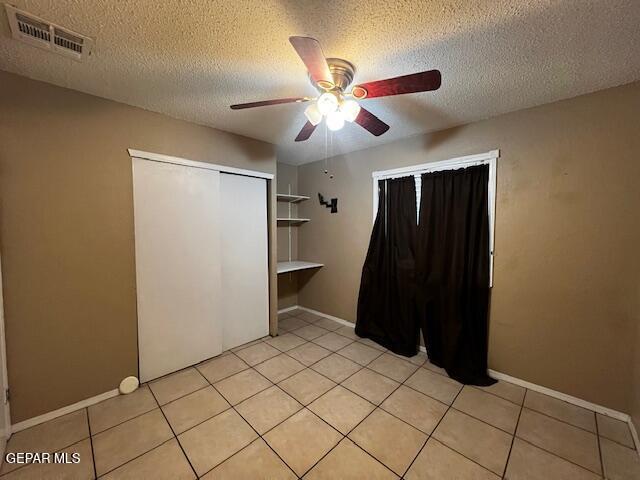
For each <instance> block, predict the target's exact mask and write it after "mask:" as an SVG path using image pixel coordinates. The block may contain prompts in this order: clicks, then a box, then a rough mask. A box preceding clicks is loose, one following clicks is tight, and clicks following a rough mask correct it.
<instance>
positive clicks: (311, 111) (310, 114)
mask: <svg viewBox="0 0 640 480" xmlns="http://www.w3.org/2000/svg"><path fill="white" fill-rule="evenodd" d="M304 114H305V116H306V117H307V120H309V123H311V125H313V126H316V125H318V124H319V123H320V122H321V121H322V114H321V113H320V110H318V105H316V104H315V103H312V104H311V105H309V106H308V107H307V108H306V109H305V111H304Z"/></svg>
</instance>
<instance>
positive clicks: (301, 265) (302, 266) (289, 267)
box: [278, 260, 324, 274]
mask: <svg viewBox="0 0 640 480" xmlns="http://www.w3.org/2000/svg"><path fill="white" fill-rule="evenodd" d="M321 267H324V264H322V263H314V262H305V261H303V260H293V261H291V262H278V273H279V274H280V273H288V272H297V271H299V270H308V269H310V268H321Z"/></svg>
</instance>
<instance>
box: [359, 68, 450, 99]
mask: <svg viewBox="0 0 640 480" xmlns="http://www.w3.org/2000/svg"><path fill="white" fill-rule="evenodd" d="M441 83H442V76H441V75H440V72H439V71H438V70H428V71H426V72H420V73H412V74H411V75H403V76H401V77H394V78H387V79H386V80H377V81H375V82H368V83H361V84H359V85H355V86H354V87H353V89H352V92H351V93H352V94H353V96H354V97H355V98H357V99H363V98H375V97H388V96H390V95H402V94H403V93H416V92H427V91H430V90H437V89H438V88H440V84H441Z"/></svg>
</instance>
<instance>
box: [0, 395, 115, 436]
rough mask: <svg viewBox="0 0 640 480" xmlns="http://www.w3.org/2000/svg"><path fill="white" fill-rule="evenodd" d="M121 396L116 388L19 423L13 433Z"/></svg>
mask: <svg viewBox="0 0 640 480" xmlns="http://www.w3.org/2000/svg"><path fill="white" fill-rule="evenodd" d="M119 394H120V392H119V391H118V389H117V388H116V389H114V390H110V391H108V392H104V393H101V394H100V395H96V396H95V397H91V398H87V399H86V400H81V401H80V402H77V403H74V404H73V405H67V406H66V407H62V408H59V409H57V410H54V411H53V412H48V413H43V414H42V415H38V416H37V417H33V418H29V419H27V420H23V421H22V422H18V423H15V424H13V425H11V433H16V432H19V431H20V430H25V429H27V428H30V427H34V426H36V425H39V424H41V423H44V422H47V421H49V420H53V419H54V418H58V417H61V416H63V415H66V414H67V413H71V412H75V411H78V410H82V409H83V408H86V407H90V406H91V405H95V404H96V403H99V402H102V401H103V400H107V399H109V398H112V397H116V396H118V395H119Z"/></svg>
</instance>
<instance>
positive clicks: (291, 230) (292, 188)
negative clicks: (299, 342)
mask: <svg viewBox="0 0 640 480" xmlns="http://www.w3.org/2000/svg"><path fill="white" fill-rule="evenodd" d="M276 178H277V182H276V183H277V185H278V193H291V194H293V195H297V194H298V169H297V167H294V166H292V165H287V164H286V163H280V162H279V163H278V164H277V173H276ZM289 207H291V211H289ZM289 215H291V217H297V216H298V204H290V203H286V202H278V217H289ZM300 228H302V227H278V261H287V260H289V244H291V258H292V259H293V260H297V259H298V229H300ZM289 234H291V236H289ZM297 304H298V273H296V272H292V273H284V274H281V275H278V309H283V308H288V307H292V306H294V305H297Z"/></svg>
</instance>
